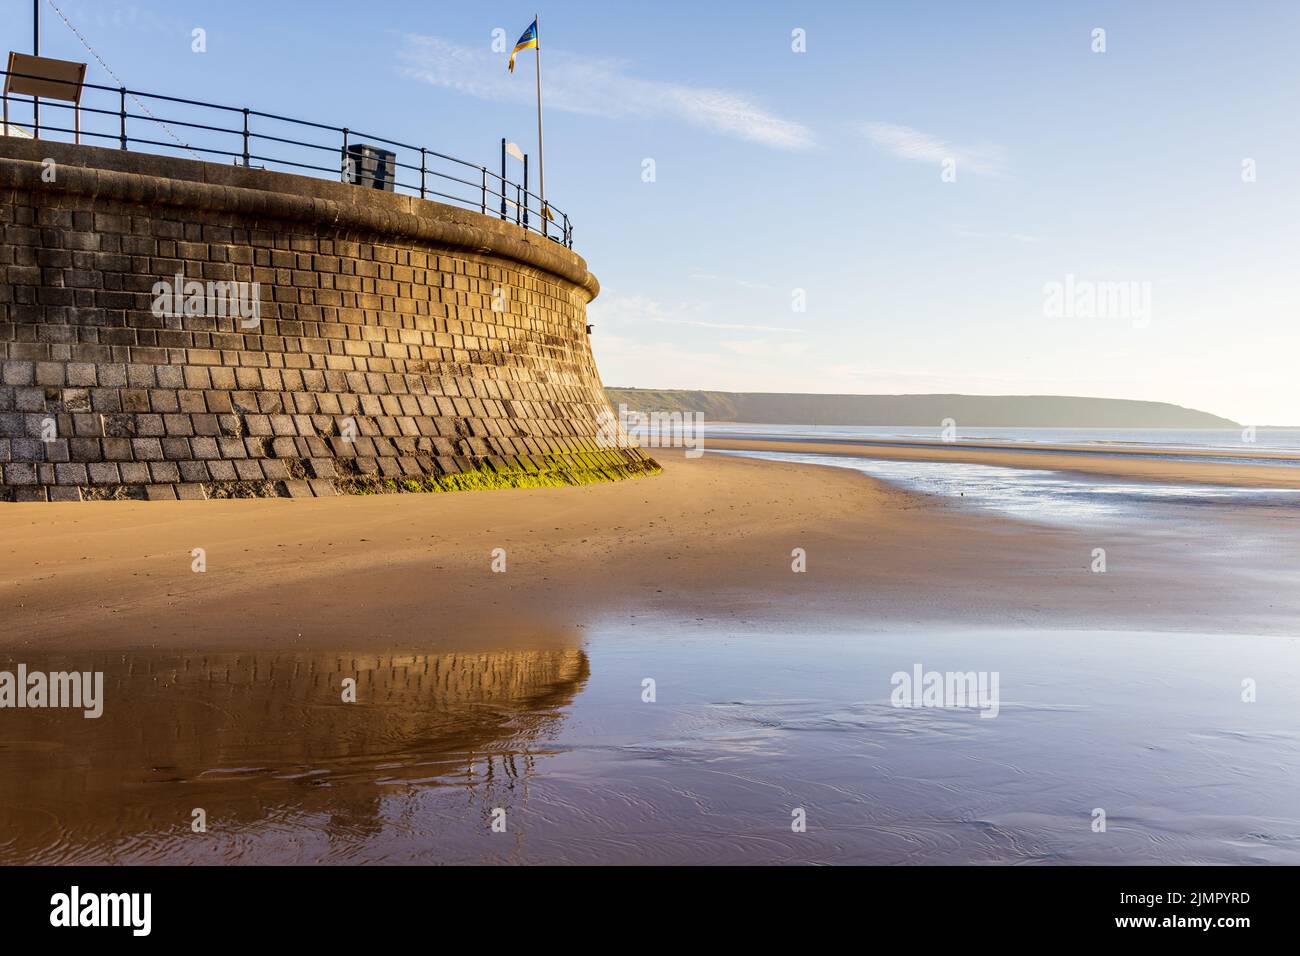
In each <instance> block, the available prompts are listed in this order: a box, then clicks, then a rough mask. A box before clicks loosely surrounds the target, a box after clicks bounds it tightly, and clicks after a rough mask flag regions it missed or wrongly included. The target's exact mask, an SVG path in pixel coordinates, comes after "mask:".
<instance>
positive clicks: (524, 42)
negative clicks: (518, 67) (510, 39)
mask: <svg viewBox="0 0 1300 956" xmlns="http://www.w3.org/2000/svg"><path fill="white" fill-rule="evenodd" d="M536 49H537V21H536V20H534V21H533V22H532V23H531V24H530V25H529V27H528V29H527V30H525V31H524V35H523V36H521V37H520V38H519V42H518V43H516V44H515V48H514V50H512V51H511V53H510V63H509V64H508V69H509V70H510V72H511V73H513V72H514V71H515V56H516V55H517V54H518V53H519V51H520V50H536Z"/></svg>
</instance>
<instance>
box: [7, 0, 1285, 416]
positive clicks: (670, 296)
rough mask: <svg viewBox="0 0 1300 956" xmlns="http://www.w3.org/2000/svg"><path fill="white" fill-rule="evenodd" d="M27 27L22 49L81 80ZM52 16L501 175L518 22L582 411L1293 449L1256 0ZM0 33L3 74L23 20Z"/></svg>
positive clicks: (405, 6) (137, 75)
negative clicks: (1057, 422) (1272, 439)
mask: <svg viewBox="0 0 1300 956" xmlns="http://www.w3.org/2000/svg"><path fill="white" fill-rule="evenodd" d="M43 3H44V4H45V5H44V8H43V10H44V12H43V14H42V16H43V20H42V53H44V54H46V55H49V56H56V57H65V58H69V59H86V58H88V54H86V53H85V50H84V48H83V47H82V46H81V43H80V42H79V41H78V40H77V38H76V37H75V36H74V35H73V34H72V33H71V32H70V31H69V30H68V29H67V27H66V26H65V25H64V24H63V23H62V21H61V20H60V19H59V18H58V16H57V15H56V14H55V13H54V11H53V10H52V9H51V8H50V6H49V4H48V0H43ZM55 3H56V4H57V6H58V7H59V8H60V9H62V11H63V12H64V13H65V14H66V15H67V17H68V19H70V20H71V21H72V22H73V23H74V24H75V25H76V26H77V27H78V29H79V30H80V31H81V32H82V33H83V34H84V35H85V36H86V38H87V40H89V41H90V43H91V45H92V46H93V47H94V48H95V50H96V51H97V52H98V54H99V55H100V56H101V57H102V58H103V60H104V61H105V62H106V63H107V64H108V66H109V67H111V68H112V70H113V71H114V73H115V74H116V75H117V76H118V77H120V78H121V81H122V82H124V83H126V84H127V85H128V86H131V87H133V88H137V89H142V90H146V91H150V92H163V93H171V94H173V95H179V96H185V97H192V98H195V99H202V100H208V101H213V102H220V103H229V104H231V105H235V106H245V105H247V106H251V107H254V108H256V109H260V110H264V111H266V112H279V113H283V114H285V115H289V116H294V117H301V118H304V119H314V120H318V121H320V122H324V123H329V124H333V125H339V126H345V125H346V126H351V127H352V128H357V127H358V126H364V127H365V128H368V129H371V130H374V131H376V132H378V133H381V134H383V135H386V136H389V137H391V138H393V139H396V140H400V141H404V142H410V143H419V144H425V145H427V146H428V147H429V148H431V149H437V150H440V151H443V152H446V153H450V154H452V155H455V156H461V157H465V158H467V159H471V160H473V161H474V162H482V163H486V164H491V165H493V166H495V163H496V162H497V156H498V155H499V149H500V147H499V143H500V139H501V137H503V136H505V137H508V138H509V139H511V140H513V141H516V142H518V143H519V144H520V145H521V146H523V148H524V149H526V150H527V151H529V152H530V153H533V154H534V155H535V153H536V134H537V130H536V114H535V101H534V83H535V79H534V69H535V64H534V59H533V56H534V55H533V53H532V52H531V51H529V52H525V53H521V54H520V57H519V61H518V68H517V70H516V72H515V74H514V75H510V74H508V73H507V72H506V68H505V61H506V53H505V52H500V51H499V48H500V47H501V46H502V44H501V42H500V40H501V38H502V37H505V38H506V40H507V42H506V43H505V44H504V45H505V46H506V47H507V48H508V47H510V46H513V42H514V40H515V38H516V37H517V36H518V35H519V34H520V33H522V32H523V30H524V29H525V28H526V27H527V26H528V24H529V23H530V22H531V20H532V17H533V14H534V12H539V13H540V16H541V44H542V80H543V106H544V129H545V136H546V139H545V150H546V151H545V156H546V192H547V196H548V197H549V198H550V199H551V200H552V201H553V202H554V203H555V204H556V205H557V206H558V207H559V208H561V209H563V210H564V211H565V212H566V213H568V215H569V216H570V217H571V219H572V221H573V223H574V248H575V251H577V252H579V253H580V254H581V255H582V256H584V257H585V258H586V260H587V262H588V264H589V266H590V268H591V270H592V272H593V273H594V274H595V275H596V276H597V278H598V279H599V280H600V282H601V285H602V291H601V294H600V296H599V297H598V298H597V300H596V301H595V302H593V303H592V305H591V308H590V315H591V320H592V322H593V323H594V325H595V330H594V334H593V339H592V342H593V347H594V349H595V352H596V357H597V361H598V364H599V367H600V370H601V375H602V378H603V379H604V381H605V383H606V384H607V385H616V386H637V387H645V388H709V389H721V390H737V391H805V392H851V393H900V392H962V393H970V394H1066V395H1083V396H1098V397H1110V398H1132V399H1146V400H1153V401H1168V402H1174V403H1177V404H1180V405H1186V406H1190V407H1194V408H1200V409H1203V410H1206V411H1210V412H1213V413H1216V414H1220V415H1224V416H1227V417H1229V418H1233V419H1235V420H1237V421H1240V422H1242V423H1243V424H1253V425H1270V424H1273V425H1300V374H1297V371H1298V369H1300V331H1297V320H1300V268H1297V258H1298V255H1297V254H1298V253H1300V180H1298V179H1297V175H1298V174H1300V111H1298V110H1297V106H1298V105H1300V98H1298V97H1300V57H1298V56H1297V55H1296V51H1297V50H1298V49H1300V4H1297V3H1294V2H1290V0H1282V2H1269V0H1253V2H1250V3H1240V2H1226V0H1225V2H1196V0H1188V2H1178V3H1175V2H1172V0H1166V2H1158V0H1147V2H1140V0H1126V2H1115V3H1109V2H1072V3H1070V4H1055V3H1053V4H1048V3H1042V2H1032V0H1026V2H1012V0H988V2H982V3H965V2H957V0H951V2H937V0H936V2H913V3H894V2H891V3H884V2H865V0H858V2H819V3H815V4H814V3H808V2H804V3H777V2H769V3H764V2H747V3H714V4H703V3H679V2H675V0H659V2H655V3H652V4H615V3H610V2H608V0H605V2H593V3H585V2H554V0H552V2H549V3H546V4H544V5H540V6H539V4H540V3H541V0H534V3H531V4H524V3H512V2H507V3H492V2H474V3H447V2H432V0H422V2H414V0H413V2H405V0H391V2H385V0H372V2H369V3H366V4H358V3H355V2H351V3H342V2H333V0H321V2H311V3H308V2H302V0H296V2H276V3H266V2H261V3H252V2H246V0H222V2H220V3H216V2H209V3H202V2H187V0H166V2H163V0H157V2H150V0H138V2H134V3H127V2H123V3H119V2H115V0H95V2H90V0H55ZM0 8H2V9H3V10H4V14H5V15H4V18H3V20H0V22H2V23H3V24H4V34H5V37H6V40H7V42H8V46H9V48H13V49H18V50H20V51H25V52H29V51H30V44H31V3H30V2H28V0H0ZM196 28H199V29H202V30H203V31H204V38H205V45H206V49H205V50H204V52H201V53H198V52H195V51H194V49H193V47H194V40H193V38H194V33H193V31H194V30H195V29H196ZM495 31H499V32H495ZM1098 31H1104V34H1102V33H1098ZM494 38H495V39H496V40H497V42H496V44H495V46H496V48H497V49H494ZM90 62H91V70H90V73H89V76H88V79H90V80H91V81H94V82H101V83H107V84H112V85H115V84H116V83H117V82H118V81H117V80H116V79H111V78H109V77H108V75H107V74H105V73H104V71H103V69H102V68H101V67H100V66H99V64H98V63H97V62H96V61H95V60H94V59H93V58H92V59H91V60H90Z"/></svg>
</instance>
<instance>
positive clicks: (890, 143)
mask: <svg viewBox="0 0 1300 956" xmlns="http://www.w3.org/2000/svg"><path fill="white" fill-rule="evenodd" d="M862 133H863V135H864V136H866V137H867V139H869V140H870V141H871V142H873V143H875V144H876V145H877V146H879V147H881V148H882V149H884V150H886V151H887V152H889V153H892V154H893V155H894V156H897V157H898V158H899V159H906V160H909V161H911V162H916V163H929V164H932V165H934V166H938V165H940V164H941V163H943V162H945V161H946V160H950V159H951V160H955V161H956V163H957V172H958V173H959V174H960V173H962V172H971V173H977V174H979V175H982V176H1000V175H1002V174H1003V173H1004V172H1005V169H1006V158H1005V154H1004V151H1003V149H1002V147H1000V146H958V145H956V144H954V143H950V142H948V141H947V140H944V139H940V138H939V137H938V136H931V135H930V134H929V133H923V132H921V130H919V129H913V128H912V127H910V126H898V125H896V124H894V123H866V124H864V125H863V126H862Z"/></svg>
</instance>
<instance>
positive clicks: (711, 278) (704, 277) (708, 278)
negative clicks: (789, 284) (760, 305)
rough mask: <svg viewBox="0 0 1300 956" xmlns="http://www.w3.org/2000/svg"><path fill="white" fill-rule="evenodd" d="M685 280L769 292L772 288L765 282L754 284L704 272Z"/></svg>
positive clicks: (749, 281) (691, 275) (732, 277)
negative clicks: (725, 283) (718, 283)
mask: <svg viewBox="0 0 1300 956" xmlns="http://www.w3.org/2000/svg"><path fill="white" fill-rule="evenodd" d="M686 278H688V279H695V280H698V281H702V282H730V283H731V284H733V285H738V286H740V287H741V288H742V289H764V290H769V291H770V290H771V288H772V286H770V285H768V284H767V283H765V282H754V281H752V280H750V279H739V278H736V277H735V276H719V275H712V274H711V273H706V272H693V273H691V274H690V275H688V276H687V277H686Z"/></svg>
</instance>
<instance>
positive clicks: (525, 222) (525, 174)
mask: <svg viewBox="0 0 1300 956" xmlns="http://www.w3.org/2000/svg"><path fill="white" fill-rule="evenodd" d="M527 231H528V154H527V153H524V232H527Z"/></svg>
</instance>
